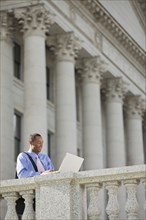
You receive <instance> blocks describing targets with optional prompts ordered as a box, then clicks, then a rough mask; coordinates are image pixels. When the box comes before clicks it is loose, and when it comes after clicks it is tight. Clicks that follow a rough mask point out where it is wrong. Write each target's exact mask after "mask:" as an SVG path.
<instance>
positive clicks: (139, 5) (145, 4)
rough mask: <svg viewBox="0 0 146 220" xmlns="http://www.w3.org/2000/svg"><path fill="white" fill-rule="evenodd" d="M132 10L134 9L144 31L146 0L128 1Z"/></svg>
mask: <svg viewBox="0 0 146 220" xmlns="http://www.w3.org/2000/svg"><path fill="white" fill-rule="evenodd" d="M130 3H131V4H132V6H133V8H134V10H135V11H136V13H137V15H138V17H139V20H140V22H141V23H142V25H143V28H144V31H145V33H146V1H145V0H133V1H130Z"/></svg>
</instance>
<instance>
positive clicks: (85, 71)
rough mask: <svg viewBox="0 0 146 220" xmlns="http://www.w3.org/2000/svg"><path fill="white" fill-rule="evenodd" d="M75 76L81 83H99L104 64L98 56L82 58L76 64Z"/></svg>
mask: <svg viewBox="0 0 146 220" xmlns="http://www.w3.org/2000/svg"><path fill="white" fill-rule="evenodd" d="M76 69H77V75H78V76H79V78H80V80H82V81H83V82H89V81H90V82H94V83H99V84H100V81H101V80H102V74H103V72H104V71H105V63H104V62H103V61H102V59H101V57H100V56H96V57H92V58H84V59H82V60H78V61H77V63H76Z"/></svg>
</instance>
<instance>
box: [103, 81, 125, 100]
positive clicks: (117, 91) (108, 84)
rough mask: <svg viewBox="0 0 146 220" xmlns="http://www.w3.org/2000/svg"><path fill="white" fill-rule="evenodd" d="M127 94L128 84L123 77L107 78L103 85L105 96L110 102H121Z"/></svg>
mask: <svg viewBox="0 0 146 220" xmlns="http://www.w3.org/2000/svg"><path fill="white" fill-rule="evenodd" d="M126 92H127V83H125V82H124V81H123V79H122V77H117V78H107V79H105V80H104V83H103V94H104V95H105V98H106V101H108V102H113V101H114V102H121V103H123V99H124V97H125V94H126Z"/></svg>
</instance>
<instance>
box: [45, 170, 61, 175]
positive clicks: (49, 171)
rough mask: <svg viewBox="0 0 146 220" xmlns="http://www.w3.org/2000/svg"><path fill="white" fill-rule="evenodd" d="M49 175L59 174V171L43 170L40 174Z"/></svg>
mask: <svg viewBox="0 0 146 220" xmlns="http://www.w3.org/2000/svg"><path fill="white" fill-rule="evenodd" d="M49 173H59V171H55V170H45V171H44V172H42V173H41V175H44V174H49Z"/></svg>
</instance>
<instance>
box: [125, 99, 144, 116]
mask: <svg viewBox="0 0 146 220" xmlns="http://www.w3.org/2000/svg"><path fill="white" fill-rule="evenodd" d="M124 110H125V113H126V115H127V117H128V118H139V119H142V116H143V114H144V100H143V99H142V98H141V96H134V95H127V96H126V99H125V105H124Z"/></svg>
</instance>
